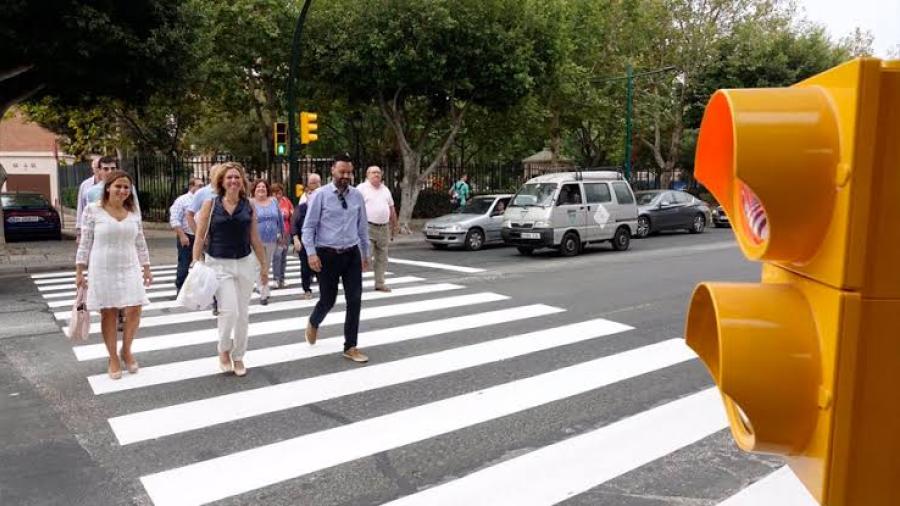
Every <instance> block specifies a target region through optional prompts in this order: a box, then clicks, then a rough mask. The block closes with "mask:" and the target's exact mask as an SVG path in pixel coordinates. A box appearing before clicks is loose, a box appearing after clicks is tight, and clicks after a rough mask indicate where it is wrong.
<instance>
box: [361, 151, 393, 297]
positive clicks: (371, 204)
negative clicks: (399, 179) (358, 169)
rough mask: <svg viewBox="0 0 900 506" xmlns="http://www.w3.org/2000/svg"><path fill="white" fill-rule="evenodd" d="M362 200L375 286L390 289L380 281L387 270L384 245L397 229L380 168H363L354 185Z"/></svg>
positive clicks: (386, 252)
mask: <svg viewBox="0 0 900 506" xmlns="http://www.w3.org/2000/svg"><path fill="white" fill-rule="evenodd" d="M356 189H357V190H359V192H360V193H362V196H363V199H364V200H365V201H366V216H367V217H368V220H369V241H370V242H371V243H372V248H371V251H372V253H373V256H374V262H373V263H374V271H375V289H376V290H378V291H380V292H390V291H391V289H390V288H388V286H387V285H386V284H385V283H384V272H385V270H387V262H388V244H389V243H390V242H391V241H392V240H393V239H394V233H395V232H396V231H397V213H396V211H395V210H394V197H393V195H391V191H390V190H388V189H387V186H385V185H383V184H382V174H381V169H380V168H379V167H377V166H375V165H373V166H371V167H369V168H368V169H366V180H365V181H364V182H363V183H360V185H359V186H357V187H356Z"/></svg>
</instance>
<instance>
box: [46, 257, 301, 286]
mask: <svg viewBox="0 0 900 506" xmlns="http://www.w3.org/2000/svg"><path fill="white" fill-rule="evenodd" d="M72 261H73V262H74V261H75V257H74V255H73V257H72ZM287 264H288V265H300V260H299V259H298V258H297V257H296V256H291V257H289V258H288V261H287ZM177 268H178V265H177V264H162V265H151V266H150V270H151V271H152V272H153V273H154V274H155V273H156V272H157V271H160V270H173V271H174V270H175V269H177ZM60 278H69V279H71V280H72V281H75V271H58V272H42V273H38V274H32V275H31V279H33V280H44V279H60Z"/></svg>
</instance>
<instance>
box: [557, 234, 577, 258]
mask: <svg viewBox="0 0 900 506" xmlns="http://www.w3.org/2000/svg"><path fill="white" fill-rule="evenodd" d="M559 252H560V254H562V256H564V257H573V256H575V255H577V254H578V253H580V252H581V239H579V238H578V234H576V233H575V232H569V233H567V234H566V235H564V236H563V238H562V243H561V244H560V245H559Z"/></svg>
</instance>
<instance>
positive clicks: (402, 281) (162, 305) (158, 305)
mask: <svg viewBox="0 0 900 506" xmlns="http://www.w3.org/2000/svg"><path fill="white" fill-rule="evenodd" d="M386 281H387V282H388V283H389V284H390V285H392V286H393V285H406V284H409V283H418V282H420V281H425V278H419V277H416V276H401V277H397V278H387V280H386ZM373 286H375V280H374V279H367V280H366V281H363V288H371V287H373ZM338 290H339V291H343V286H340V287H338ZM312 291H313V293H318V292H319V287H318V286H313V287H312ZM302 294H303V289H302V288H286V289H282V290H275V291H272V294H271V295H270V298H272V299H280V298H282V297H286V296H288V295H292V296H293V295H302ZM250 300H259V293H256V292H253V294H252V295H251V296H250ZM274 304H275V303H272V304H271V305H274ZM172 308H181V304H179V303H178V301H177V300H165V301H160V302H151V303H150V304H147V305H146V306H144V307H143V310H142V311H143V314H144V315H146V314H147V312H148V311H158V310H161V309H172ZM92 314H93V315H94V316H99V314H98V313H92ZM71 316H72V310H71V309H69V310H68V311H57V312H55V313H53V317H54V318H56V319H57V320H59V321H68V320H69V319H70V318H71ZM142 318H144V317H142ZM95 319H96V318H95Z"/></svg>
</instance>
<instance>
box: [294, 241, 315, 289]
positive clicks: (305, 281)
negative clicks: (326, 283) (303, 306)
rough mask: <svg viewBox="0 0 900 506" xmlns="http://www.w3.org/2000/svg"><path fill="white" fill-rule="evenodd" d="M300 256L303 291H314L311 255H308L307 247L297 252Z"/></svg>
mask: <svg viewBox="0 0 900 506" xmlns="http://www.w3.org/2000/svg"><path fill="white" fill-rule="evenodd" d="M297 256H298V257H300V286H302V287H303V291H304V292H306V293H309V292H311V291H312V277H313V271H312V269H310V268H309V257H308V256H306V248H303V249H301V250H300V253H298V254H297Z"/></svg>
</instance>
